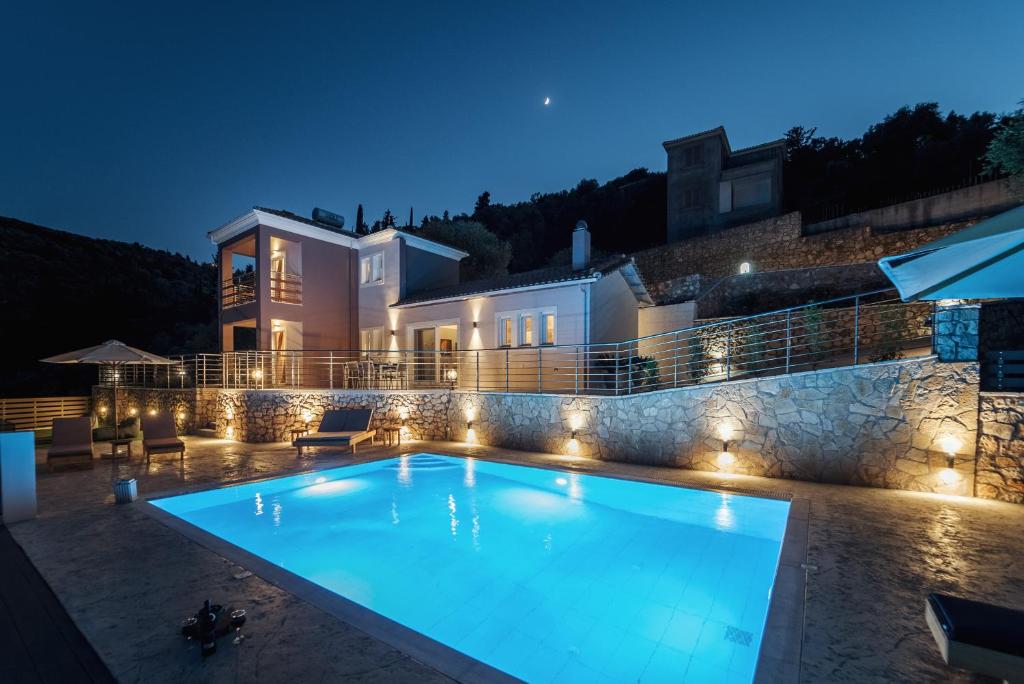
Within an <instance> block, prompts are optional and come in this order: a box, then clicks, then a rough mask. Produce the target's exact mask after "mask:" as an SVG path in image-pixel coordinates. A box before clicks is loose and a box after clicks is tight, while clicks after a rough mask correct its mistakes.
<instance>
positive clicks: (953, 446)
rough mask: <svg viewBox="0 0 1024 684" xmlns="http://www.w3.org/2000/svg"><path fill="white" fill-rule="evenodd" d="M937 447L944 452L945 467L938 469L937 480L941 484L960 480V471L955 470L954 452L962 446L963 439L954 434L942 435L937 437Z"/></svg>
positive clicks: (947, 484) (952, 483) (954, 482)
mask: <svg viewBox="0 0 1024 684" xmlns="http://www.w3.org/2000/svg"><path fill="white" fill-rule="evenodd" d="M938 443H939V448H940V449H942V450H943V451H944V452H945V453H946V467H945V468H943V469H942V470H940V471H939V482H941V483H942V484H943V485H946V486H949V485H954V484H956V483H957V482H959V481H960V473H958V472H956V454H957V452H959V451H960V449H961V448H962V447H963V445H964V443H963V441H962V440H961V439H960V438H959V437H957V436H956V435H943V436H942V437H939V439H938Z"/></svg>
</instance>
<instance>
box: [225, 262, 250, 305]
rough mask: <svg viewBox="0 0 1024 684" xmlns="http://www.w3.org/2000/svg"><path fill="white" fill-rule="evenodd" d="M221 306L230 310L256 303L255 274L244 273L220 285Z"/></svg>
mask: <svg viewBox="0 0 1024 684" xmlns="http://www.w3.org/2000/svg"><path fill="white" fill-rule="evenodd" d="M220 295H221V306H222V307H223V308H225V309H230V308H231V307H234V306H242V305H243V304H249V303H251V302H255V301H256V273H255V272H254V271H246V272H244V273H239V274H237V275H234V276H232V277H231V279H230V280H225V281H224V282H222V283H221V288H220Z"/></svg>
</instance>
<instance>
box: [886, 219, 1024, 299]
mask: <svg viewBox="0 0 1024 684" xmlns="http://www.w3.org/2000/svg"><path fill="white" fill-rule="evenodd" d="M878 265H879V267H881V269H882V272H883V273H885V275H887V276H888V277H889V280H891V281H892V282H893V284H894V285H896V289H897V290H899V293H900V297H902V298H903V301H907V302H909V301H914V300H925V301H931V300H937V299H1002V298H1010V297H1022V296H1024V206H1021V207H1017V208H1016V209H1011V210H1009V211H1006V212H1003V213H1002V214H998V215H996V216H993V217H992V218H990V219H987V220H985V221H980V222H979V223H976V224H974V225H973V226H970V227H969V228H964V229H963V230H959V231H957V232H955V233H953V234H951V235H947V236H946V237H944V238H942V239H941V240H935V241H934V242H929V243H928V244H926V245H921V246H920V247H918V248H916V249H915V250H913V251H912V252H907V253H906V254H898V255H895V256H888V257H884V258H882V259H880V260H879V262H878Z"/></svg>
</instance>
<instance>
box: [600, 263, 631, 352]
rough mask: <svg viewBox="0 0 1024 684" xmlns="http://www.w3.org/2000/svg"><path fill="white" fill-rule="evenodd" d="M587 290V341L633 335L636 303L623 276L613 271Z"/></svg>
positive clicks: (619, 339)
mask: <svg viewBox="0 0 1024 684" xmlns="http://www.w3.org/2000/svg"><path fill="white" fill-rule="evenodd" d="M590 292H591V294H590V341H591V343H593V344H598V343H600V342H622V341H623V340H632V339H636V337H637V318H638V316H639V313H638V312H639V311H640V305H639V303H638V302H637V299H636V295H635V294H633V290H631V289H630V287H629V285H627V284H626V281H625V279H624V278H623V277H622V276H621V275H619V274H618V273H613V274H611V275H608V276H605V277H604V278H601V279H600V280H598V281H597V282H596V283H594V284H593V285H592V286H591V290H590Z"/></svg>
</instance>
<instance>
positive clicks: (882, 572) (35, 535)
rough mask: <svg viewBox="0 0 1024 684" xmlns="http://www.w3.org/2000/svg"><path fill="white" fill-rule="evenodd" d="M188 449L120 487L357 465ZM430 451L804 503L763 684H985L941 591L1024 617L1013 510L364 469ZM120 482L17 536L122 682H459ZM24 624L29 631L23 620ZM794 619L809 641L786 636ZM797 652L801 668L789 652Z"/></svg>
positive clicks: (663, 475)
mask: <svg viewBox="0 0 1024 684" xmlns="http://www.w3.org/2000/svg"><path fill="white" fill-rule="evenodd" d="M186 441H187V444H188V451H187V454H186V457H185V460H184V462H182V463H179V462H178V461H177V460H167V461H162V462H161V461H154V462H153V463H152V464H151V465H149V466H146V465H145V464H143V463H140V462H137V461H135V462H131V463H125V462H120V463H119V465H118V466H117V467H118V469H119V474H120V475H121V476H131V477H135V478H137V480H138V483H139V489H140V492H141V493H142V495H143V496H146V495H152V494H155V493H158V492H169V491H181V490H194V489H202V488H207V487H211V486H217V485H220V484H222V483H225V482H237V481H242V480H247V479H250V478H254V477H255V478H265V477H271V476H277V475H283V474H291V473H296V472H303V471H308V470H311V469H320V468H328V467H332V466H337V465H343V464H347V463H351V462H353V458H352V457H351V456H348V455H342V454H339V453H337V452H324V453H323V454H322V455H318V456H317V457H316V458H308V459H301V460H297V459H296V458H295V457H294V452H293V450H292V449H291V448H290V447H289V446H288V445H287V444H281V443H276V444H243V443H239V442H233V441H227V440H215V439H202V438H194V437H189V438H186ZM420 451H429V452H433V453H448V454H453V455H456V456H460V457H461V456H472V457H475V458H480V459H492V460H499V461H510V462H516V463H526V464H534V465H539V466H543V467H555V468H559V469H564V470H570V471H573V472H580V473H584V472H601V473H607V474H612V475H615V476H621V477H628V478H640V479H645V480H653V481H657V482H664V483H668V484H677V485H684V486H688V487H699V488H711V489H714V490H718V491H726V492H728V491H745V492H750V493H754V494H760V495H765V496H772V497H779V496H781V497H787V498H790V497H791V498H792V501H793V502H794V507H795V509H796V512H795V513H794V516H793V517H792V519H791V523H790V530H789V533H790V534H791V535H793V536H795V538H796V539H798V540H800V539H802V540H803V541H801V542H800V543H799V545H798V547H796V549H795V551H790V552H787V554H786V555H784V557H783V559H782V564H781V566H780V571H779V577H778V580H777V584H776V593H779V594H784V595H789V596H794V595H795V596H797V597H798V598H797V600H795V601H792V602H789V603H788V604H785V605H781V606H777V608H779V609H780V612H778V613H777V614H776V613H774V612H773V614H772V616H771V617H770V619H769V624H768V629H767V630H766V636H765V638H766V644H768V643H773V644H776V645H777V648H776V647H773V648H772V649H770V650H767V651H766V652H765V653H764V654H763V662H762V667H764V668H765V669H763V670H761V671H760V676H761V677H762V678H764V680H765V681H769V680H770V681H825V680H830V679H834V678H835V677H837V676H842V677H844V678H847V679H850V680H857V681H874V680H900V681H940V680H941V681H957V682H959V681H962V682H967V681H977V680H976V678H972V676H971V675H969V674H968V673H965V672H962V671H955V670H950V669H948V668H946V667H945V666H944V665H943V664H942V662H941V659H940V657H939V654H938V651H937V649H936V647H935V645H934V642H933V641H932V639H931V636H930V635H929V634H928V631H927V629H926V627H925V625H924V620H923V617H922V613H923V610H922V609H923V602H924V595H925V593H926V592H928V591H945V592H949V593H954V594H958V595H963V596H966V597H969V598H977V599H980V600H985V601H992V602H996V603H1001V604H1006V605H1020V604H1021V603H1022V602H1024V587H1022V586H1021V584H1020V582H1019V581H1016V580H1015V579H1014V578H1017V577H1020V576H1021V575H1022V574H1024V567H1022V565H1021V564H1022V559H1021V556H1020V554H1019V552H1018V550H1017V548H1016V547H1015V546H1014V545H1013V544H1012V543H1011V542H1008V541H1007V540H1014V539H1019V538H1020V537H1021V535H1022V534H1024V518H1022V516H1020V513H1019V507H1017V506H1014V505H1012V504H1007V503H1001V502H995V501H986V500H980V499H967V498H960V497H947V496H942V495H934V494H922V493H910V492H901V491H893V490H882V489H870V488H857V487H845V486H837V485H828V484H815V483H806V482H796V481H783V480H777V479H765V478H759V477H749V476H742V475H724V474H719V473H701V472H696V471H687V470H679V469H665V468H651V467H644V466H638V465H630V464H622V463H607V462H600V461H596V460H592V459H588V458H582V457H566V456H560V455H554V454H544V453H535V452H515V451H509V450H507V449H502V450H499V449H495V448H490V447H484V446H471V445H466V444H461V443H446V442H431V443H408V442H407V443H405V444H403V446H402V447H401V448H400V449H384V448H381V447H375V448H372V449H367V450H366V451H365V452H364V453H361V454H360V455H359V456H358V458H357V459H356V460H358V461H370V460H375V459H381V458H386V457H389V456H393V455H396V454H398V453H415V452H420ZM103 465H105V464H103ZM110 476H111V471H110V470H108V469H107V468H106V467H102V466H101V467H97V468H95V469H92V470H85V471H66V472H60V473H55V474H45V473H44V474H41V475H40V477H39V482H38V485H39V486H38V489H39V497H40V515H39V517H38V518H37V519H35V520H32V521H28V522H25V523H21V524H18V525H16V526H14V527H12V528H11V533H12V534H13V535H14V537H15V539H16V541H17V542H18V543H19V544H20V545H21V546H22V547H23V548H24V549H25V551H26V553H27V554H28V556H29V558H30V559H31V561H32V563H33V564H34V565H35V566H36V567H37V568H38V569H39V571H40V572H41V573H42V575H43V577H44V578H45V580H46V581H47V582H48V583H49V584H50V586H51V587H52V588H53V590H54V592H55V593H56V594H57V597H58V598H59V599H60V601H61V603H62V604H63V605H64V607H65V608H66V610H67V611H68V613H69V614H70V615H71V617H72V618H73V619H74V621H75V623H76V624H77V625H78V627H79V628H80V629H81V630H82V632H83V633H84V635H85V636H86V637H87V638H88V640H89V642H90V643H91V644H92V645H93V647H94V648H95V649H96V650H97V652H98V653H99V655H100V656H101V657H102V659H103V660H104V662H105V663H106V664H107V666H108V667H109V668H110V670H111V672H112V673H113V675H114V676H115V677H116V678H117V679H119V680H121V681H125V680H134V681H147V682H163V681H167V682H172V681H175V682H176V681H181V680H182V679H185V678H195V677H199V678H202V679H203V680H205V681H223V680H236V681H237V680H242V681H252V680H255V679H260V680H265V681H281V680H285V679H289V680H296V679H313V680H338V679H342V678H349V679H360V680H361V679H374V680H380V679H385V680H390V681H394V680H416V681H447V677H446V676H445V675H443V674H442V673H440V672H438V671H437V670H435V669H432V668H430V667H428V666H426V665H424V664H423V663H422V660H421V659H419V658H417V657H413V656H410V655H409V654H407V653H403V652H401V651H399V650H396V649H395V648H394V647H392V646H391V645H389V644H388V643H387V642H386V641H384V640H381V639H379V638H376V637H372V636H369V635H367V634H366V633H364V632H362V631H360V630H359V629H356V628H355V627H353V626H352V625H351V624H349V623H347V622H345V621H343V620H339V619H337V618H336V617H333V616H332V615H331V614H329V613H328V612H323V611H322V610H320V609H318V608H316V607H315V606H314V605H312V604H311V603H309V602H307V600H308V597H303V596H296V595H294V594H292V593H290V592H288V591H286V590H283V589H281V588H280V587H278V586H276V585H275V584H273V583H272V582H270V581H267V580H266V579H264V578H263V577H261V576H260V575H259V574H257V575H253V576H250V577H247V578H245V579H235V578H234V576H235V575H236V574H237V573H238V572H239V570H240V569H241V568H239V567H237V566H236V565H235V564H234V563H232V562H230V561H228V560H226V559H225V558H224V557H222V556H221V555H219V554H218V553H216V552H214V551H212V550H210V549H209V548H206V547H205V546H203V545H201V544H196V543H194V542H192V541H190V540H188V539H186V538H185V537H184V536H182V535H180V534H178V533H177V532H176V531H174V530H172V529H170V528H168V527H165V526H164V525H162V524H161V523H160V522H158V521H157V520H155V519H154V518H152V517H151V516H149V515H147V514H146V513H145V512H144V511H143V510H142V508H141V506H139V505H135V506H115V505H113V502H112V496H111V492H110ZM894 520H898V521H899V524H893V521H894ZM69 539H70V540H77V541H76V542H75V543H73V544H69V543H68V540H69ZM424 579H425V581H426V580H427V579H428V578H424ZM801 585H802V586H801ZM787 588H788V589H787ZM794 589H796V591H792V590H794ZM207 596H210V597H212V598H214V599H215V600H217V601H221V602H224V603H225V605H231V606H237V607H243V608H245V609H246V610H247V611H248V614H249V621H248V622H247V624H246V626H245V628H244V629H243V633H244V634H245V635H246V638H245V639H244V640H243V641H241V643H239V644H237V645H233V644H232V643H231V642H230V640H226V641H225V643H222V644H221V645H220V651H221V652H219V653H218V654H217V656H215V657H213V658H210V659H207V660H205V661H204V660H201V659H200V658H199V656H198V654H197V652H196V648H195V646H188V645H186V644H185V643H183V641H182V639H181V637H180V636H179V635H178V634H177V631H176V629H177V628H176V626H177V624H178V622H179V621H180V620H181V619H182V617H184V616H185V615H188V614H190V613H191V612H192V611H193V610H194V609H195V608H196V605H195V604H196V602H197V601H199V600H201V599H202V598H205V597H207ZM868 597H870V598H868ZM773 610H774V608H773ZM11 617H12V623H13V624H16V623H17V620H15V619H14V618H16V617H17V616H11ZM779 621H783V622H787V621H788V622H789V624H790V625H792V626H793V629H791V630H784V629H781V628H780V627H779V625H780V624H781V623H780V622H779ZM786 636H790V637H791V641H790V642H789V643H788V644H787V641H786V639H785V637H786ZM770 640H774V641H770ZM793 653H795V654H798V655H787V654H793Z"/></svg>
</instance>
